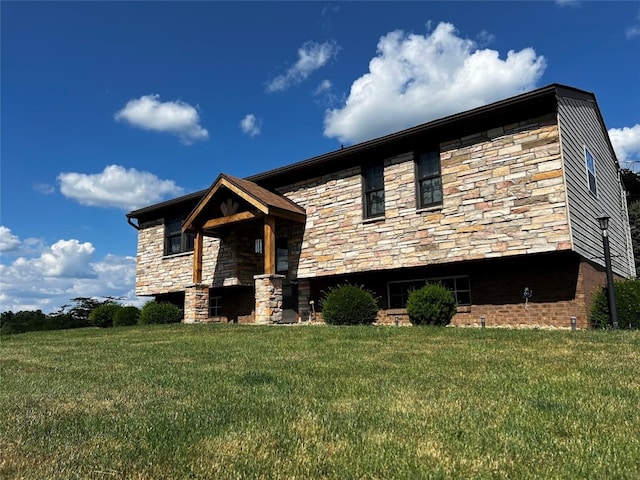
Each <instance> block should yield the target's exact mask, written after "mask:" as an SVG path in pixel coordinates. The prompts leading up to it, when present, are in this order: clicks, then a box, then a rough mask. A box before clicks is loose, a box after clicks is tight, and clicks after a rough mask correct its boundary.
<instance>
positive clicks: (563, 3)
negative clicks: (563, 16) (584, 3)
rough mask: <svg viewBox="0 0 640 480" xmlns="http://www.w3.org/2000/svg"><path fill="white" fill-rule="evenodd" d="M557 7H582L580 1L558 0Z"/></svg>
mask: <svg viewBox="0 0 640 480" xmlns="http://www.w3.org/2000/svg"><path fill="white" fill-rule="evenodd" d="M556 5H558V6H560V7H578V6H580V1H579V0H556Z"/></svg>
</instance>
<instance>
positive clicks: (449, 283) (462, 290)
mask: <svg viewBox="0 0 640 480" xmlns="http://www.w3.org/2000/svg"><path fill="white" fill-rule="evenodd" d="M428 283H440V284H442V285H443V286H444V287H446V288H447V289H448V290H449V291H451V293H453V296H454V298H455V299H456V303H457V304H458V305H471V287H470V282H469V277H468V276H460V277H439V278H424V279H416V280H401V281H399V282H389V283H387V293H388V296H389V308H406V307H407V300H408V299H409V294H410V293H411V292H412V291H413V290H418V289H420V288H422V287H424V286H425V285H426V284H428Z"/></svg>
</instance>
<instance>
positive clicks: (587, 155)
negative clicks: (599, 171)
mask: <svg viewBox="0 0 640 480" xmlns="http://www.w3.org/2000/svg"><path fill="white" fill-rule="evenodd" d="M584 160H585V163H586V164H587V178H588V182H589V191H590V192H591V193H593V194H594V195H596V196H597V195H598V193H597V192H598V191H597V189H596V161H595V159H594V158H593V155H592V154H591V152H590V151H589V149H588V148H587V147H584Z"/></svg>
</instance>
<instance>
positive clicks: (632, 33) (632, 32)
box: [625, 25, 640, 40]
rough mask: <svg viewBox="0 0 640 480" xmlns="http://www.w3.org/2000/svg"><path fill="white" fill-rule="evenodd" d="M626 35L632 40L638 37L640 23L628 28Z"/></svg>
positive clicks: (639, 34)
mask: <svg viewBox="0 0 640 480" xmlns="http://www.w3.org/2000/svg"><path fill="white" fill-rule="evenodd" d="M625 36H626V37H627V39H628V40H631V39H632V38H636V37H639V36H640V25H633V26H631V27H629V28H627V31H626V32H625Z"/></svg>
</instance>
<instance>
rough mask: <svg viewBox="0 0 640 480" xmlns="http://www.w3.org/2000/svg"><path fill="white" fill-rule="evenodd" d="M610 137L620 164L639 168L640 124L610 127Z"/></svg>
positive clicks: (624, 166)
mask: <svg viewBox="0 0 640 480" xmlns="http://www.w3.org/2000/svg"><path fill="white" fill-rule="evenodd" d="M609 138H610V139H611V143H612V144H613V149H614V150H615V152H616V156H617V157H618V161H619V162H620V166H621V167H623V168H632V167H633V166H635V168H634V169H633V170H634V171H636V170H638V169H639V168H638V167H639V165H640V124H638V123H636V124H635V125H634V126H633V127H623V128H610V129H609Z"/></svg>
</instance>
